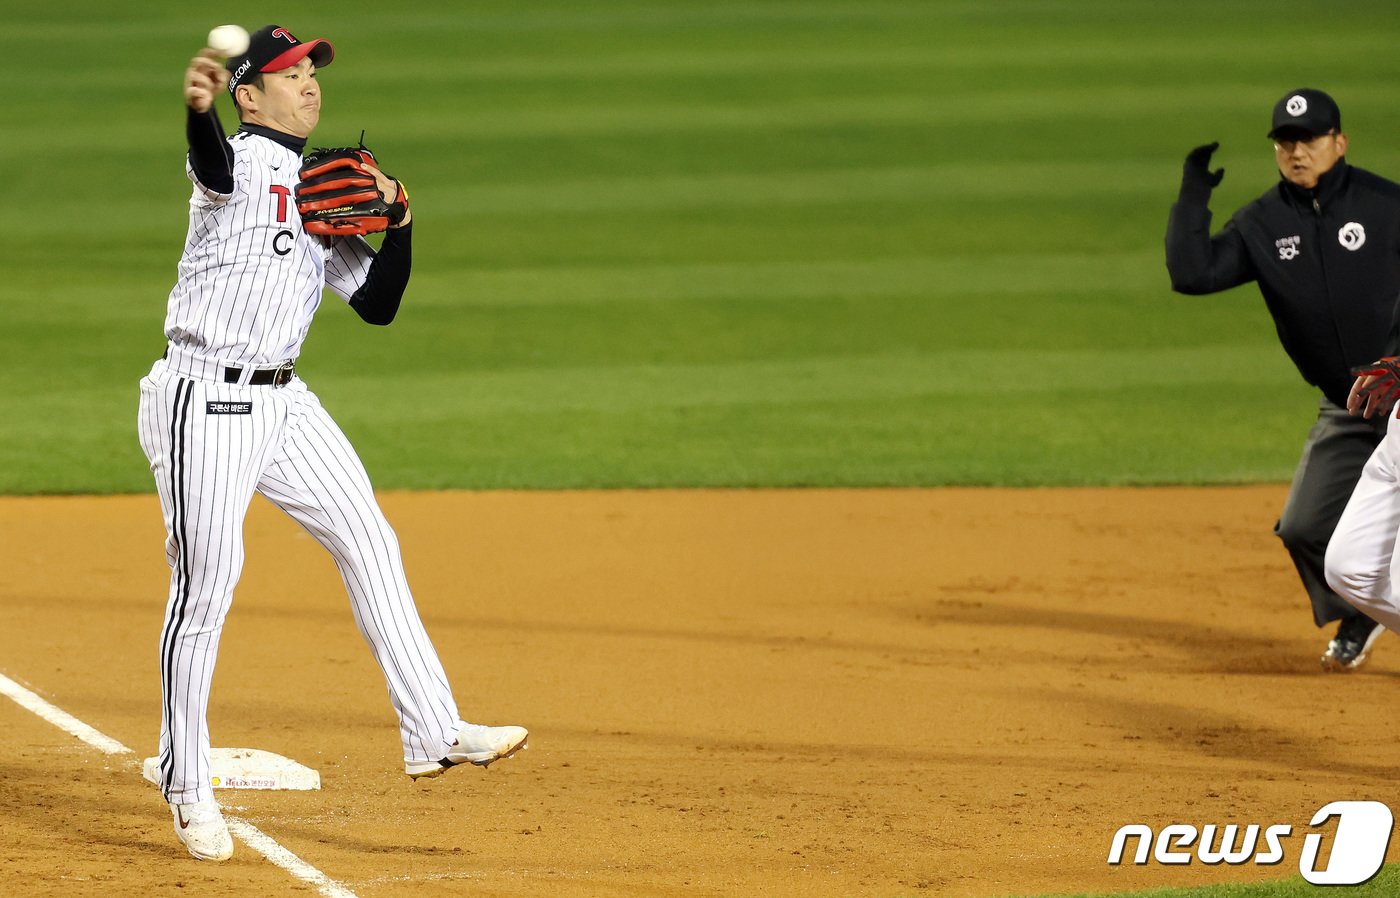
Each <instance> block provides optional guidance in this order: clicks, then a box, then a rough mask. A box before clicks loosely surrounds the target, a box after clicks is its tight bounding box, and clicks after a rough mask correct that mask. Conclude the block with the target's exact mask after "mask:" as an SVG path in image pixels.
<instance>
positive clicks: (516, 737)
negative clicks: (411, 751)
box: [403, 723, 530, 779]
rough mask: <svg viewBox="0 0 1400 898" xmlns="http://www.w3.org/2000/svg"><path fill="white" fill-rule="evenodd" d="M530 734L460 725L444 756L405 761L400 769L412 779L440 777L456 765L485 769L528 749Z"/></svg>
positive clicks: (527, 732) (521, 731)
mask: <svg viewBox="0 0 1400 898" xmlns="http://www.w3.org/2000/svg"><path fill="white" fill-rule="evenodd" d="M529 739H530V732H529V730H527V729H525V728H524V727H488V726H481V725H480V724H476V723H467V724H463V725H462V728H461V729H459V730H458V731H457V739H456V741H454V742H453V743H452V749H451V750H450V751H449V752H448V753H447V757H445V758H442V759H440V760H437V761H410V760H408V759H407V758H405V759H404V762H403V769H404V772H405V773H407V774H408V775H409V776H410V777H412V778H413V779H418V778H419V777H420V776H441V775H442V773H443V771H445V770H446V769H447V768H449V767H456V766H457V765H458V764H475V765H476V766H478V767H485V766H487V765H488V764H490V763H491V762H492V761H499V760H500V759H501V758H509V757H511V756H513V755H514V754H515V753H516V752H518V751H520V750H521V749H522V748H529V747H530V746H529Z"/></svg>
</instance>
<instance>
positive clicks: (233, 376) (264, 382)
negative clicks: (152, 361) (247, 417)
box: [160, 346, 296, 387]
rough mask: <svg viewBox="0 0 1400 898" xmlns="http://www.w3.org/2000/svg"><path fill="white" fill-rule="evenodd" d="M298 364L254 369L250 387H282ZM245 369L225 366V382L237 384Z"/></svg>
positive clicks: (165, 353) (284, 363)
mask: <svg viewBox="0 0 1400 898" xmlns="http://www.w3.org/2000/svg"><path fill="white" fill-rule="evenodd" d="M160 357H161V358H163V359H168V358H170V347H169V346H166V347H165V352H163V353H161V355H160ZM295 364H296V359H293V360H292V361H290V362H283V363H282V364H281V365H278V366H277V367H276V368H258V369H256V370H254V371H253V376H252V377H249V378H248V386H250V387H281V386H285V385H287V384H289V383H291V382H292V367H293V366H294V365H295ZM244 370H245V369H243V368H239V367H238V366H237V365H225V366H224V383H226V384H236V383H238V379H239V378H240V377H242V376H243V371H244Z"/></svg>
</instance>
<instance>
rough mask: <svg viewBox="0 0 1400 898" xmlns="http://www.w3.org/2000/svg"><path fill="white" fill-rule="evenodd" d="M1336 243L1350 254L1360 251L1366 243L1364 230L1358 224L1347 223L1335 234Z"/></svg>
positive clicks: (1353, 222)
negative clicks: (1349, 251)
mask: <svg viewBox="0 0 1400 898" xmlns="http://www.w3.org/2000/svg"><path fill="white" fill-rule="evenodd" d="M1337 242H1338V243H1340V244H1341V245H1342V246H1344V247H1346V248H1347V249H1349V250H1351V251H1352V252H1356V251H1357V250H1359V249H1361V247H1362V246H1363V245H1365V243H1366V229H1365V228H1364V227H1362V226H1361V224H1360V222H1355V221H1349V222H1347V223H1346V224H1344V225H1342V229H1341V230H1340V231H1338V232H1337Z"/></svg>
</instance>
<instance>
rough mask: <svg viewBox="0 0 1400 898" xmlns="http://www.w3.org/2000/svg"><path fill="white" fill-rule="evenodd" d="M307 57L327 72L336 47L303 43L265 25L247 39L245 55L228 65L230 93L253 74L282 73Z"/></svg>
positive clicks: (324, 42) (321, 41) (275, 28)
mask: <svg viewBox="0 0 1400 898" xmlns="http://www.w3.org/2000/svg"><path fill="white" fill-rule="evenodd" d="M306 56H310V57H311V62H312V63H313V64H315V66H316V68H318V69H324V68H325V67H326V66H328V65H330V64H331V60H332V59H335V47H333V46H331V42H330V41H328V40H322V39H321V38H317V39H316V40H314V41H306V42H304V43H303V42H302V41H299V40H297V39H296V38H295V37H293V36H292V33H291V32H290V31H288V30H287V29H285V28H283V27H281V26H279V25H264V26H263V27H261V28H259V29H258V30H257V31H254V32H253V33H252V34H250V35H248V51H247V52H246V53H244V54H243V55H242V56H235V57H233V58H232V59H230V60H229V61H228V62H227V63H225V66H226V67H227V68H228V71H229V78H228V92H229V93H230V94H231V93H233V92H234V91H235V90H237V89H238V85H240V84H242V83H243V82H244V80H246V79H247V78H248V76H249V75H250V74H251V73H253V72H280V71H282V70H283V69H288V68H291V67H292V66H294V65H296V64H297V63H299V62H301V60H302V58H303V57H306Z"/></svg>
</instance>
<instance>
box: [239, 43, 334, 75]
mask: <svg viewBox="0 0 1400 898" xmlns="http://www.w3.org/2000/svg"><path fill="white" fill-rule="evenodd" d="M307 56H310V57H311V62H312V63H313V64H315V66H316V68H318V69H324V68H325V67H326V66H328V65H330V64H331V60H332V59H335V47H333V46H331V42H330V41H328V40H322V39H321V38H317V39H316V40H314V41H307V42H306V43H303V44H297V45H296V46H295V47H293V48H292V49H290V50H288V51H287V52H286V53H283V54H282V55H281V56H278V57H276V58H275V59H273V60H272V61H271V62H269V63H268V64H267V65H265V66H263V67H262V68H260V69H258V71H260V72H280V71H282V70H283V69H290V68H291V67H292V66H294V65H296V64H297V63H299V62H301V61H302V59H303V58H304V57H307Z"/></svg>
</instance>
